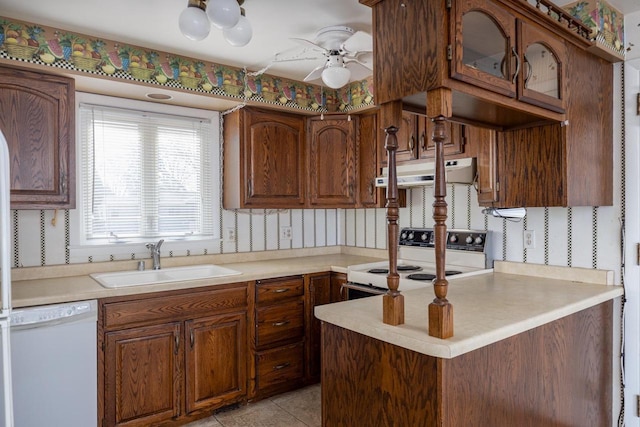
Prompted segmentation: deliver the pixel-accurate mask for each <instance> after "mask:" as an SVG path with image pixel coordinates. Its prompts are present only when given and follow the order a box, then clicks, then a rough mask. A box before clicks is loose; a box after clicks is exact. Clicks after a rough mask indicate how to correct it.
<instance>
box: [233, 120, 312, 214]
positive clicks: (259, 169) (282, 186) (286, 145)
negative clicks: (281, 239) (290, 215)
mask: <svg viewBox="0 0 640 427" xmlns="http://www.w3.org/2000/svg"><path fill="white" fill-rule="evenodd" d="M245 114H246V117H245V118H246V126H245V128H244V148H245V153H244V162H245V167H244V182H245V183H246V186H245V188H244V191H245V194H246V196H245V200H244V204H245V205H246V206H247V207H253V206H260V207H277V208H280V207H293V206H301V205H303V204H304V183H305V181H306V180H305V176H306V174H305V173H304V170H303V168H304V119H303V118H302V117H297V116H293V115H287V114H282V113H271V112H264V111H249V110H247V111H246V112H245Z"/></svg>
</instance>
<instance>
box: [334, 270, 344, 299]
mask: <svg viewBox="0 0 640 427" xmlns="http://www.w3.org/2000/svg"><path fill="white" fill-rule="evenodd" d="M346 283H347V275H346V274H344V273H335V272H332V273H331V291H330V295H331V302H339V301H346V300H347V293H346V291H345V290H344V289H343V288H342V285H344V284H346Z"/></svg>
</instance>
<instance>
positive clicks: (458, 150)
mask: <svg viewBox="0 0 640 427" xmlns="http://www.w3.org/2000/svg"><path fill="white" fill-rule="evenodd" d="M434 126H435V125H434V124H433V121H431V120H430V119H429V118H427V117H424V116H421V117H419V119H418V149H419V153H420V154H419V156H420V158H421V159H432V160H433V159H434V158H435V155H436V153H435V150H436V146H435V144H434V142H433V137H432V136H433V128H434ZM444 127H445V135H446V138H447V139H446V140H445V141H444V144H443V148H444V155H445V156H453V155H456V154H462V153H464V150H465V134H464V132H465V127H464V126H463V125H461V124H460V123H452V122H446V123H445V126H444Z"/></svg>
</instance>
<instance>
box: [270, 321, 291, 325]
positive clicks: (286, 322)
mask: <svg viewBox="0 0 640 427" xmlns="http://www.w3.org/2000/svg"><path fill="white" fill-rule="evenodd" d="M287 324H289V321H288V320H284V321H282V322H274V323H272V325H273V326H284V325H287Z"/></svg>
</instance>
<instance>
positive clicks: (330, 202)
mask: <svg viewBox="0 0 640 427" xmlns="http://www.w3.org/2000/svg"><path fill="white" fill-rule="evenodd" d="M356 122H357V117H352V118H351V120H349V119H348V118H347V117H346V116H345V117H329V118H327V117H325V118H324V120H322V119H319V118H312V119H310V120H309V122H308V123H309V132H308V133H309V146H308V173H309V205H310V206H312V207H327V206H331V207H340V206H345V207H354V205H355V203H356V185H357V181H356V173H357V168H356V160H357V159H356V129H357V127H356V126H357V124H356Z"/></svg>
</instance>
